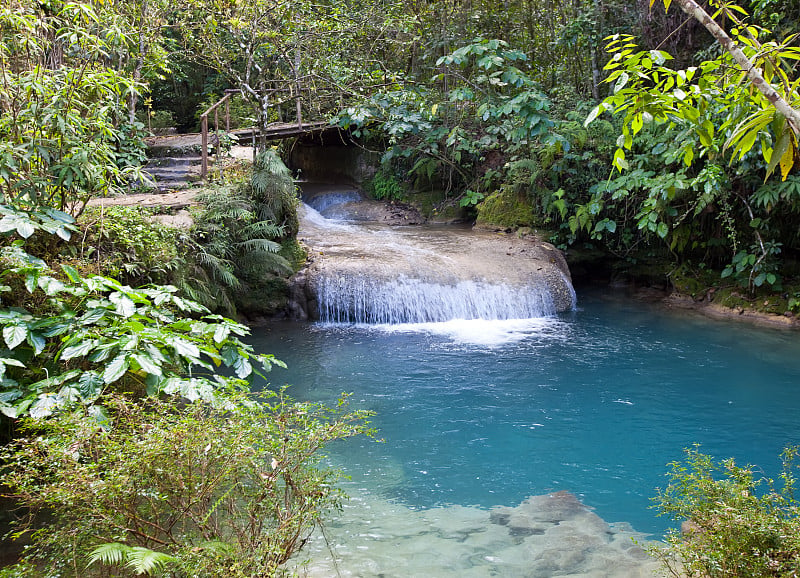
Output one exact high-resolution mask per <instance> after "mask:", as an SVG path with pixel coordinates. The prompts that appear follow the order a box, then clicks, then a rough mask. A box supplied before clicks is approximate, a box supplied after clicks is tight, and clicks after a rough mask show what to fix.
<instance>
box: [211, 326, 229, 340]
mask: <svg viewBox="0 0 800 578" xmlns="http://www.w3.org/2000/svg"><path fill="white" fill-rule="evenodd" d="M230 333H231V329H230V327H228V326H227V325H223V324H219V325H217V328H216V329H215V330H214V342H215V343H222V342H223V341H225V340H226V339H227V338H228V336H229V335H230Z"/></svg>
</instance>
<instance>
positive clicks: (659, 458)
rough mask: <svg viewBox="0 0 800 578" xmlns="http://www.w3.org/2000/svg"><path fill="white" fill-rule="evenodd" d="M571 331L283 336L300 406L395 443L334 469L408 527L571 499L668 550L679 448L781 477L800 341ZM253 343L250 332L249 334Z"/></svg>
mask: <svg viewBox="0 0 800 578" xmlns="http://www.w3.org/2000/svg"><path fill="white" fill-rule="evenodd" d="M578 299H579V308H578V309H577V310H576V311H574V312H572V313H569V314H564V315H561V316H557V317H550V318H545V319H538V320H537V319H534V320H528V321H511V322H509V321H505V322H504V321H495V322H451V323H447V324H428V325H406V326H391V327H390V326H378V327H375V326H372V327H369V326H342V325H338V326H337V325H303V324H288V323H287V324H285V325H281V324H278V325H273V326H271V327H270V328H268V329H263V330H261V332H260V333H258V332H257V334H256V335H255V336H254V341H255V345H256V346H257V348H258V349H259V350H261V351H263V352H269V353H274V354H275V355H276V356H278V357H279V358H281V359H283V360H284V361H286V362H287V363H288V364H289V370H288V371H283V370H275V372H274V373H272V374H271V375H270V377H271V379H272V386H279V385H282V384H284V383H289V384H293V385H292V387H291V389H290V392H291V394H292V395H293V396H294V397H295V398H298V399H308V400H316V401H318V400H332V399H334V398H335V397H336V396H337V395H338V394H339V393H340V392H352V393H353V397H352V400H353V402H354V404H355V405H356V406H357V407H361V408H366V409H370V410H373V411H375V412H377V415H376V417H375V419H374V425H375V426H376V427H377V428H378V429H379V435H380V437H382V438H383V439H385V443H382V444H377V443H373V442H370V441H367V440H349V441H348V442H344V443H342V444H341V445H339V446H337V447H336V448H334V452H333V456H332V457H333V459H334V461H335V462H336V463H337V465H340V466H341V467H343V468H344V469H345V470H346V471H347V473H348V474H350V475H351V476H353V480H354V481H353V487H357V488H358V489H359V491H361V492H367V493H368V494H370V495H373V496H375V497H379V498H381V499H386V500H390V501H391V502H392V503H396V504H402V505H404V506H407V507H408V508H411V509H425V508H432V507H436V506H442V505H465V506H467V505H468V506H478V507H482V508H489V507H492V506H495V505H516V504H519V503H520V502H521V501H522V500H523V499H525V498H526V497H527V496H530V495H537V494H543V493H546V492H551V491H554V490H568V491H569V492H572V493H575V494H576V495H578V496H579V497H580V499H581V500H582V501H583V502H584V503H586V504H587V505H589V506H591V507H593V508H595V512H596V513H597V514H598V515H600V516H601V517H602V518H603V519H605V520H607V521H609V522H620V521H625V522H629V523H630V524H632V525H633V527H634V528H635V529H636V530H638V531H641V532H648V533H654V534H656V535H659V534H660V533H661V532H663V531H664V530H665V529H666V527H667V526H668V525H669V524H670V521H668V520H665V519H662V518H656V516H655V512H654V511H653V510H652V509H651V508H649V506H650V498H651V497H652V496H653V495H654V489H655V488H656V487H657V486H662V485H664V483H665V473H666V471H667V467H666V465H665V464H667V462H670V461H672V460H676V459H680V458H681V456H682V448H685V447H688V446H691V445H692V444H694V443H700V444H702V449H703V451H705V452H706V453H710V454H712V455H715V456H718V457H728V456H733V457H735V458H737V460H740V461H742V462H749V463H756V464H759V465H760V466H762V467H763V468H764V470H765V471H767V472H768V473H775V472H776V471H777V469H778V465H779V459H778V455H779V453H780V451H781V449H782V448H783V447H784V446H785V445H786V444H793V443H798V442H800V420H798V415H800V412H799V411H798V410H800V340H798V338H797V335H796V334H795V333H788V332H779V331H771V330H760V329H756V328H753V327H750V326H747V325H741V324H735V323H728V322H717V321H710V320H706V319H702V318H699V317H694V316H688V315H675V314H670V313H668V312H665V311H663V310H661V309H658V308H656V307H654V306H649V305H646V304H640V303H634V302H626V301H621V300H618V299H609V298H606V297H604V296H603V295H600V294H595V295H585V294H584V295H580V294H579V296H578ZM257 331H258V330H257Z"/></svg>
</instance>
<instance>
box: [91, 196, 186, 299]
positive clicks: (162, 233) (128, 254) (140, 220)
mask: <svg viewBox="0 0 800 578" xmlns="http://www.w3.org/2000/svg"><path fill="white" fill-rule="evenodd" d="M151 216H152V211H149V210H147V209H146V208H143V207H124V206H110V207H103V208H100V207H89V208H87V209H86V211H84V213H83V214H82V215H81V217H80V219H79V221H78V223H79V225H80V226H81V228H82V230H83V233H84V236H83V239H82V241H81V246H80V247H79V250H78V252H77V256H78V257H79V258H81V259H85V260H88V259H92V260H95V261H96V262H97V263H98V268H99V270H100V271H102V272H103V273H104V274H107V275H111V276H113V277H118V278H121V279H123V280H124V281H125V282H127V283H130V284H132V285H141V284H144V283H163V282H168V281H169V279H170V276H171V272H172V271H173V270H174V269H175V268H176V267H178V266H179V265H180V263H179V261H181V259H179V257H178V250H179V246H180V244H181V242H183V241H185V240H182V239H181V237H182V236H183V233H182V232H181V231H180V230H179V229H176V228H175V227H167V226H165V225H161V224H159V223H156V222H154V221H152V220H151V219H150V217H151Z"/></svg>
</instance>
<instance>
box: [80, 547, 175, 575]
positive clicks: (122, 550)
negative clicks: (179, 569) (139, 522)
mask: <svg viewBox="0 0 800 578" xmlns="http://www.w3.org/2000/svg"><path fill="white" fill-rule="evenodd" d="M177 561H178V559H177V558H175V557H174V556H170V555H169V554H164V553H163V552H156V551H154V550H150V549H149V548H143V547H141V546H133V547H131V546H127V545H125V544H120V543H119V542H109V543H106V544H100V545H99V546H98V547H97V548H95V549H94V550H92V552H91V553H90V554H89V564H88V566H91V565H93V564H97V563H100V564H104V565H106V566H117V567H119V566H123V565H124V566H125V567H126V568H128V569H129V570H131V571H133V572H134V573H135V574H137V575H140V576H141V575H143V574H146V575H148V576H152V575H154V574H156V573H163V572H164V571H165V570H166V568H167V566H169V564H172V563H174V562H177Z"/></svg>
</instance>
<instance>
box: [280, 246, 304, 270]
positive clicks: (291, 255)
mask: <svg viewBox="0 0 800 578" xmlns="http://www.w3.org/2000/svg"><path fill="white" fill-rule="evenodd" d="M278 255H280V256H281V257H283V258H284V259H286V260H287V261H288V262H289V264H290V265H291V266H292V271H294V272H295V273H297V272H298V271H299V270H300V269H302V267H303V265H305V264H306V259H308V252H307V251H306V248H305V247H304V246H303V244H302V243H300V241H298V240H297V239H296V238H291V239H286V240H285V241H283V242H282V243H281V250H280V251H278Z"/></svg>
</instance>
